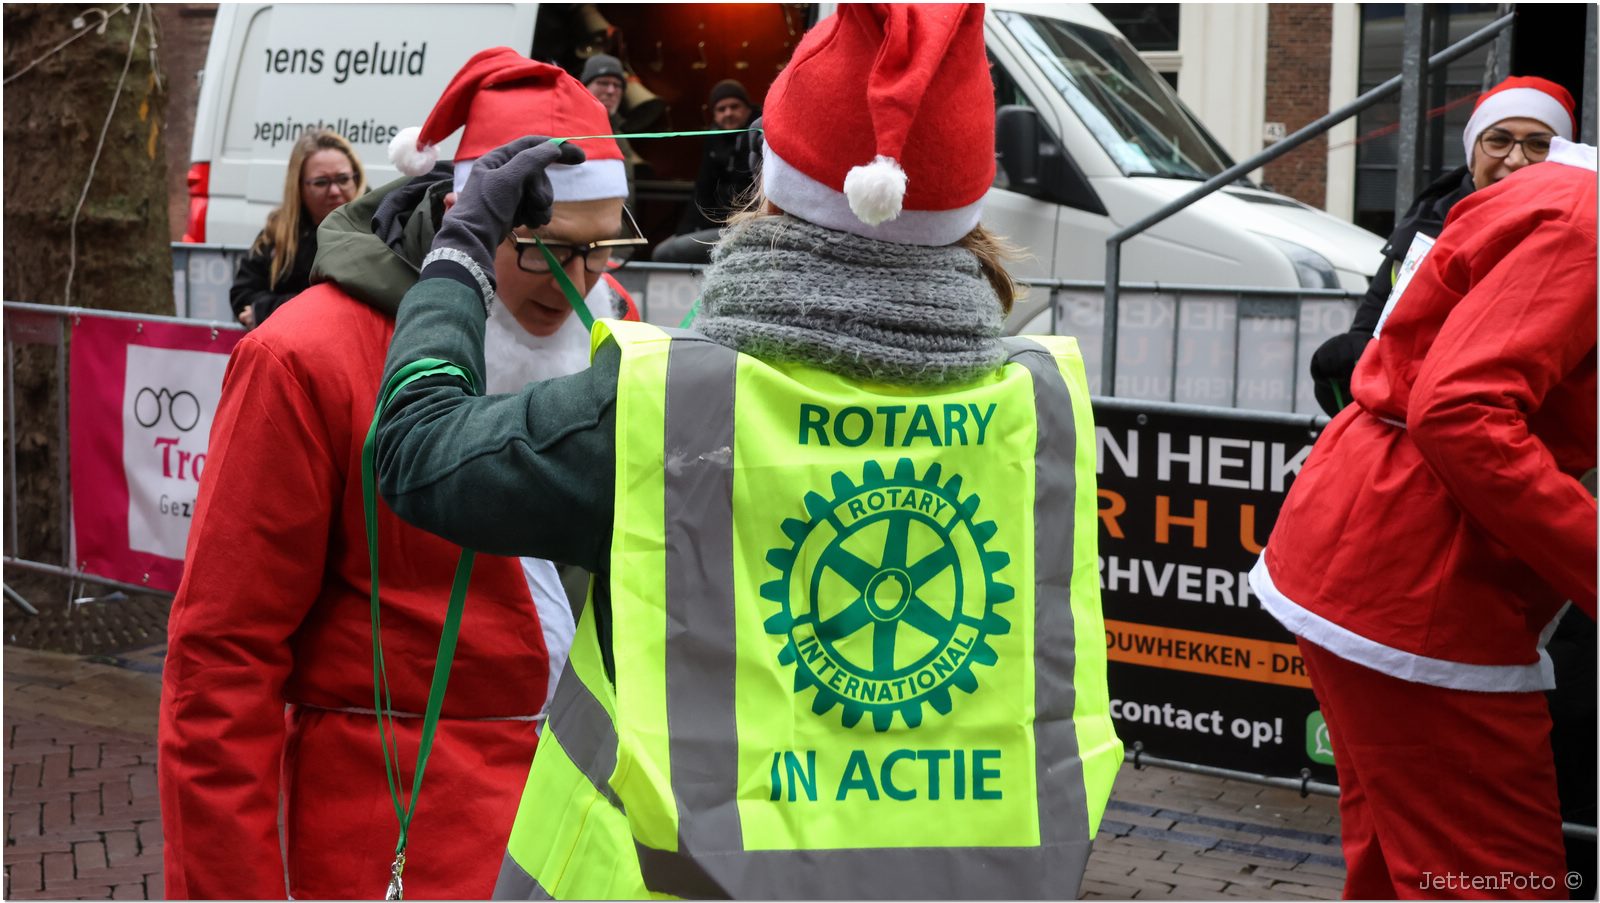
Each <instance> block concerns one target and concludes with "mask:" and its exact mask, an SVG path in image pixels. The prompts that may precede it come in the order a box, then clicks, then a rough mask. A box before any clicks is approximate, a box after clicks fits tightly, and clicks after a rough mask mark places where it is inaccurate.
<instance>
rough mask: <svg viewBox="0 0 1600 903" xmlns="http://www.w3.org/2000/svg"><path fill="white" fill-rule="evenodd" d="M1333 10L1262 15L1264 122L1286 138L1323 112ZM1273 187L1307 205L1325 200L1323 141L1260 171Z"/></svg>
mask: <svg viewBox="0 0 1600 903" xmlns="http://www.w3.org/2000/svg"><path fill="white" fill-rule="evenodd" d="M1332 27H1333V10H1332V7H1330V6H1329V5H1328V4H1325V3H1273V4H1271V5H1270V6H1269V8H1268V12H1267V96H1266V120H1267V122H1281V123H1283V124H1284V126H1285V127H1286V129H1287V132H1288V133H1289V134H1293V133H1294V132H1295V131H1296V130H1297V129H1299V128H1301V127H1303V126H1305V125H1307V124H1309V123H1311V122H1312V121H1313V120H1315V119H1317V118H1319V117H1321V116H1323V115H1325V114H1326V113H1327V112H1328V64H1329V46H1330V43H1331V40H1332V38H1331V31H1332ZM1265 178H1266V181H1267V183H1268V184H1269V185H1271V186H1272V188H1273V189H1275V190H1276V191H1278V192H1279V193H1281V194H1286V195H1288V196H1290V197H1292V198H1295V199H1296V200H1299V201H1303V202H1305V203H1307V204H1310V205H1311V206H1313V207H1322V206H1324V205H1325V204H1326V202H1327V178H1328V139H1327V136H1323V137H1320V138H1317V139H1314V140H1312V141H1310V142H1308V143H1307V144H1305V145H1302V146H1301V147H1299V148H1297V149H1296V150H1295V151H1293V152H1292V153H1290V154H1289V155H1288V156H1286V157H1281V158H1279V159H1278V160H1277V161H1275V162H1273V163H1272V164H1270V165H1269V166H1267V167H1266V172H1265Z"/></svg>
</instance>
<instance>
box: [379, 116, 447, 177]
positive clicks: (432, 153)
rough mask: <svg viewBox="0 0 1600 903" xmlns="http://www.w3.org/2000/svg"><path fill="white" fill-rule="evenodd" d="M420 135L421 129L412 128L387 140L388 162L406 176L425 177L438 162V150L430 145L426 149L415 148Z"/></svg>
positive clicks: (403, 130)
mask: <svg viewBox="0 0 1600 903" xmlns="http://www.w3.org/2000/svg"><path fill="white" fill-rule="evenodd" d="M421 135H422V129H421V128H419V127H417V126H412V127H410V128H408V129H401V130H400V132H399V133H398V134H396V135H395V136H394V137H393V138H391V139H389V162H390V163H393V164H394V168H395V169H398V170H400V171H401V172H403V173H405V174H406V175H408V176H422V175H427V174H428V173H429V172H430V171H432V170H433V166H434V164H435V163H438V162H439V148H437V147H435V146H434V145H431V144H430V145H428V146H427V147H426V148H419V147H418V146H417V138H418V137H420V136H421Z"/></svg>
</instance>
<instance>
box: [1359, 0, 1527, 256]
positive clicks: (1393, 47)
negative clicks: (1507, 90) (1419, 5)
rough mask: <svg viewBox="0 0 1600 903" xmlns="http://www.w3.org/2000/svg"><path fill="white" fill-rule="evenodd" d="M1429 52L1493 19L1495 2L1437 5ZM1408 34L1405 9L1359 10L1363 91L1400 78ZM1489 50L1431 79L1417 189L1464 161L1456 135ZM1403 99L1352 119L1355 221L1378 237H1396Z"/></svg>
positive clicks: (1478, 86)
mask: <svg viewBox="0 0 1600 903" xmlns="http://www.w3.org/2000/svg"><path fill="white" fill-rule="evenodd" d="M1434 9H1435V10H1437V12H1436V13H1435V15H1436V17H1437V18H1436V19H1435V22H1436V28H1435V31H1434V33H1433V36H1432V37H1433V41H1432V43H1433V44H1434V48H1433V50H1434V52H1435V53H1437V52H1438V51H1440V50H1443V49H1444V48H1445V47H1447V46H1449V45H1450V44H1453V43H1455V42H1456V41H1459V40H1461V39H1462V38H1464V37H1466V36H1467V35H1469V34H1471V33H1472V32H1474V31H1477V30H1478V29H1480V28H1482V27H1484V26H1485V25H1488V24H1489V23H1490V22H1492V21H1494V19H1495V18H1496V16H1495V7H1494V5H1493V4H1487V3H1473V4H1461V3H1457V4H1449V5H1443V4H1441V5H1439V6H1436V7H1434ZM1404 35H1405V7H1404V6H1402V5H1401V4H1398V3H1363V4H1361V84H1360V91H1361V92H1362V93H1365V92H1367V91H1370V90H1371V89H1373V88H1376V87H1377V86H1378V85H1380V84H1382V83H1383V82H1385V81H1387V80H1388V79H1390V78H1393V77H1394V76H1395V75H1397V74H1399V72H1400V66H1401V52H1402V50H1403V44H1404ZM1488 55H1489V46H1484V47H1480V48H1479V49H1477V50H1474V51H1473V52H1471V53H1469V54H1467V55H1466V56H1464V57H1462V58H1461V59H1459V60H1456V61H1455V62H1453V63H1451V64H1450V65H1449V66H1447V67H1446V69H1445V73H1444V78H1443V79H1438V80H1431V79H1430V80H1429V84H1428V87H1427V89H1426V90H1427V91H1428V99H1427V109H1428V114H1427V119H1426V120H1425V122H1424V126H1423V129H1422V134H1421V135H1419V136H1418V137H1417V144H1418V147H1419V149H1420V152H1421V153H1422V160H1423V170H1422V183H1421V184H1420V185H1418V186H1417V187H1418V189H1419V190H1420V189H1421V188H1422V187H1424V186H1426V185H1428V184H1430V183H1432V182H1433V181H1435V180H1436V179H1438V178H1440V177H1441V176H1443V175H1444V174H1445V173H1447V172H1449V171H1450V170H1452V169H1455V168H1456V167H1458V166H1461V165H1463V164H1465V163H1466V162H1467V160H1466V150H1465V149H1464V148H1463V147H1462V146H1461V133H1462V132H1463V131H1465V130H1466V127H1467V119H1468V118H1469V117H1471V115H1472V106H1473V103H1474V101H1476V100H1477V97H1478V93H1479V92H1480V91H1482V90H1483V73H1484V66H1485V63H1486V61H1487V59H1488ZM1399 126H1400V94H1399V92H1396V93H1395V94H1394V95H1393V96H1391V97H1389V98H1388V99H1387V100H1384V101H1382V102H1380V103H1377V104H1374V105H1372V106H1371V107H1368V108H1367V109H1366V110H1363V111H1362V112H1361V114H1360V115H1358V116H1357V117H1356V136H1357V137H1356V139H1355V141H1356V211H1355V223H1356V225H1358V226H1361V227H1362V228H1364V229H1367V230H1369V231H1372V232H1375V233H1377V234H1379V235H1388V234H1389V233H1390V232H1393V231H1394V225H1395V216H1394V206H1395V191H1396V189H1397V186H1398V181H1399V179H1398V171H1399V155H1400V129H1399Z"/></svg>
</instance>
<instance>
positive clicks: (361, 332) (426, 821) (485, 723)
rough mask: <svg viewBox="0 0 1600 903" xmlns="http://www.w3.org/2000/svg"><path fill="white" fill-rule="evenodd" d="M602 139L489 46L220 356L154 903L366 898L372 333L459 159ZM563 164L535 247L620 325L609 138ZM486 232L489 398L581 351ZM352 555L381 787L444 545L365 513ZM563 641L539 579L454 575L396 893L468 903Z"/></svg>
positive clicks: (173, 652) (381, 826)
mask: <svg viewBox="0 0 1600 903" xmlns="http://www.w3.org/2000/svg"><path fill="white" fill-rule="evenodd" d="M457 129H463V132H462V137H461V142H460V146H459V150H458V152H457V155H456V160H455V161H454V165H453V166H450V165H448V164H439V165H438V166H434V160H433V159H432V156H433V155H434V154H435V153H436V151H435V149H434V148H433V145H436V144H437V143H438V142H440V141H442V140H444V139H445V138H447V137H449V136H450V135H451V134H452V133H454V132H455V131H456V130H457ZM609 131H610V128H609V125H608V122H607V119H606V111H605V108H604V107H603V106H601V104H600V103H599V102H598V101H596V100H595V99H594V98H593V97H591V96H590V95H589V93H588V91H586V90H584V88H583V86H582V85H581V84H579V83H578V82H577V80H576V79H574V78H572V77H571V76H569V75H567V74H566V73H565V72H563V71H562V70H561V69H559V68H557V67H555V66H551V65H547V64H544V63H538V62H533V61H530V60H528V59H526V58H524V57H521V56H519V55H518V54H517V53H516V52H515V51H512V50H510V49H509V48H504V47H502V48H496V49H493V50H487V51H484V52H482V53H479V54H478V55H476V56H474V57H473V58H472V59H471V60H470V61H469V62H468V63H467V64H466V65H465V67H464V68H463V69H462V70H461V72H460V73H458V74H457V75H456V77H455V78H454V80H453V81H452V82H451V84H450V86H449V87H448V88H447V89H446V91H445V93H444V95H443V96H442V97H441V99H440V100H439V102H438V105H437V106H436V107H435V109H434V110H433V112H432V113H431V114H430V115H429V117H428V119H427V122H426V123H425V124H424V125H423V126H422V128H421V129H420V132H419V130H417V129H408V130H407V131H406V132H403V133H401V135H400V136H399V137H397V139H396V141H395V143H394V146H393V147H392V148H391V156H393V157H395V158H396V162H397V164H399V165H400V166H401V169H402V171H403V172H407V173H408V174H409V175H413V176H417V177H416V178H411V179H401V180H399V181H396V182H394V183H391V184H390V185H388V186H385V187H383V188H381V189H379V190H378V191H376V192H373V193H371V194H370V195H368V196H367V197H365V198H363V199H362V200H360V201H358V202H356V203H354V204H351V205H347V206H346V207H343V208H341V209H340V210H338V211H335V213H334V214H332V215H330V216H329V218H328V221H327V222H325V223H324V225H323V226H322V230H321V235H320V237H319V241H320V245H319V252H318V258H317V264H316V271H315V274H314V276H313V281H314V282H316V283H318V284H314V285H313V286H312V287H311V288H310V289H309V290H307V291H306V292H304V293H302V294H301V295H299V296H298V297H296V298H294V299H293V300H291V301H290V302H288V303H287V304H285V305H284V306H283V307H282V308H281V309H280V310H279V311H278V312H277V313H276V314H275V315H274V316H273V317H272V319H271V320H270V321H269V322H267V323H266V324H264V325H263V326H262V327H261V328H259V329H257V330H255V331H254V332H251V333H250V334H249V335H248V336H246V337H245V338H244V339H243V340H242V341H241V342H240V343H239V345H238V347H237V349H236V350H235V351H234V353H233V356H232V358H231V359H230V361H229V365H228V370H227V374H226V376H225V377H224V384H223V390H222V399H221V402H220V405H219V408H218V411H217V414H216V420H215V425H214V427H213V430H212V437H211V449H210V455H209V461H208V464H209V466H208V467H207V468H206V470H205V475H204V479H203V481H202V484H201V487H200V497H199V501H198V506H197V511H196V514H195V518H194V524H193V527H192V529H191V532H190V535H189V547H188V554H187V562H188V564H187V567H186V570H185V573H184V578H183V583H182V585H181V586H180V588H179V591H178V595H177V598H176V600H175V601H174V603H173V609H172V615H171V621H170V627H169V630H170V636H169V645H168V653H167V661H166V665H165V669H164V680H163V688H162V700H161V720H160V737H159V744H160V759H159V763H160V764H159V774H160V788H161V814H162V827H163V830H164V833H165V861H166V875H165V881H166V885H165V890H166V893H167V895H168V896H169V897H172V898H234V899H270V898H282V897H283V896H284V894H285V893H286V892H287V893H288V894H289V895H290V896H291V897H295V898H300V899H317V898H322V899H329V898H334V899H340V898H372V897H375V896H377V895H379V894H381V893H382V892H383V889H384V886H385V883H386V882H387V881H388V880H389V877H390V864H391V861H392V860H393V859H394V853H395V841H396V833H397V830H398V825H397V823H396V816H395V811H394V808H393V807H392V805H391V802H390V798H389V791H388V785H387V781H386V778H385V768H384V757H383V753H382V751H381V749H380V744H379V736H378V731H377V724H376V720H375V715H374V712H373V649H372V629H371V625H370V620H369V618H370V614H369V601H368V598H369V593H370V591H371V585H372V581H374V580H376V579H378V578H377V576H375V575H373V574H372V573H371V572H370V568H369V564H368V557H367V540H366V533H365V518H364V516H363V505H362V489H361V486H362V483H361V471H360V465H361V449H362V443H363V440H364V438H365V437H366V435H367V431H368V428H369V426H370V424H371V421H372V416H373V410H374V406H375V403H376V399H377V393H378V385H379V383H378V381H379V377H380V375H381V373H382V370H383V362H384V353H385V350H386V349H387V348H388V345H389V339H390V336H391V335H392V333H393V331H394V313H395V311H396V309H397V308H398V305H399V301H400V298H401V296H402V295H404V293H405V291H406V290H407V289H409V288H410V287H411V285H412V284H413V283H414V282H415V281H416V278H417V271H418V267H419V266H420V264H421V261H422V258H423V256H425V255H426V254H427V252H428V249H429V246H430V244H431V242H432V239H433V236H434V233H435V232H436V231H437V230H438V228H439V226H440V223H441V220H442V218H443V214H444V211H445V210H446V209H448V208H449V207H450V206H452V204H453V201H454V198H455V191H458V190H460V189H461V187H462V186H463V185H465V184H466V182H467V180H468V179H469V178H470V177H471V173H472V169H473V161H474V159H475V158H477V157H480V156H483V155H485V154H487V153H489V152H490V151H491V150H492V149H493V148H495V147H498V146H500V145H502V144H505V143H506V142H508V141H510V140H512V139H514V138H516V137H518V136H520V135H524V134H527V133H530V132H532V133H538V134H551V135H604V134H607V133H609ZM419 148H420V149H419ZM583 149H584V150H585V151H586V153H587V158H588V159H587V162H584V163H582V164H581V165H577V166H554V167H552V168H551V169H550V179H551V183H552V185H553V187H554V205H553V207H554V210H555V221H554V223H553V226H552V228H559V229H560V230H561V238H562V239H563V240H565V241H567V242H569V246H567V247H565V248H563V247H561V246H559V245H552V249H553V250H554V251H556V252H557V253H558V255H561V258H560V259H564V262H565V266H564V269H565V270H566V272H567V274H568V275H569V277H570V278H571V279H572V281H573V282H574V283H575V284H577V285H578V286H580V287H582V288H583V289H584V290H587V291H588V296H587V298H588V304H589V306H590V307H591V308H593V309H595V310H596V311H597V312H598V313H599V314H600V315H602V316H624V315H627V314H629V313H631V311H632V306H631V302H628V301H627V300H626V297H625V295H620V294H619V292H620V287H619V286H616V284H615V282H614V281H612V280H610V277H609V276H604V277H603V276H602V275H601V274H600V273H597V272H596V270H603V269H604V267H605V266H606V264H607V259H606V258H607V253H608V252H607V251H605V250H594V249H588V248H586V246H587V245H588V244H589V243H592V242H595V241H601V240H611V239H616V238H617V236H618V235H619V232H621V231H622V229H623V223H624V222H625V221H626V219H625V217H624V213H623V209H622V205H623V198H624V196H625V195H626V194H627V183H626V180H625V178H624V170H623V165H622V157H621V153H620V152H619V150H618V149H617V145H616V143H615V142H614V141H612V140H610V139H609V138H607V139H603V140H590V141H585V142H583ZM488 168H492V167H486V170H485V171H487V169H488ZM514 238H515V235H513V236H508V240H507V241H506V242H505V243H502V244H501V245H500V246H499V249H498V251H497V253H496V256H495V260H494V270H495V275H496V277H497V286H498V290H497V293H496V297H495V298H494V300H493V303H492V304H491V310H490V311H489V313H490V316H489V318H488V321H487V324H486V326H485V330H486V333H485V335H486V338H485V359H486V362H487V381H488V387H489V389H490V391H500V392H504V391H511V390H514V389H516V388H519V387H521V386H522V385H523V384H524V383H525V382H527V381H529V380H531V379H543V378H548V377H552V376H559V375H562V374H565V373H571V372H575V371H577V370H580V369H582V368H583V367H584V366H586V364H587V354H588V346H589V339H588V334H587V331H586V330H585V329H584V327H583V326H582V325H581V324H580V323H579V322H578V321H577V318H576V317H575V316H573V310H572V307H571V305H570V304H569V303H568V302H567V301H566V300H565V296H564V295H563V294H562V291H561V289H560V288H559V286H558V285H557V284H556V281H555V279H554V278H553V276H552V274H551V273H550V272H549V271H548V266H547V265H546V264H545V263H544V262H543V260H538V261H533V262H531V263H530V258H529V256H528V255H526V254H524V253H523V252H522V249H521V248H520V247H519V246H518V245H517V244H515V243H514ZM636 316H637V315H636V314H633V317H634V318H636ZM464 501H465V500H464ZM377 534H378V543H379V549H380V559H381V580H380V581H379V582H380V586H381V604H382V612H383V615H382V623H383V625H384V636H383V641H384V647H385V657H386V660H387V664H388V667H387V670H388V675H389V689H390V691H391V693H392V702H391V703H390V707H392V709H393V711H394V712H395V713H396V715H397V717H396V719H395V726H396V733H397V736H398V744H399V756H400V762H401V763H402V765H403V767H402V769H401V775H400V780H401V782H402V783H403V785H404V786H405V787H406V788H409V787H410V786H411V772H412V767H413V765H414V763H415V762H416V757H417V752H418V745H419V737H420V733H421V731H420V724H421V718H419V717H417V715H418V714H419V713H421V712H423V710H424V705H425V701H426V699H427V696H428V682H429V678H430V676H431V672H432V669H433V663H434V659H435V654H436V650H437V646H438V643H439V637H440V632H441V626H442V622H443V618H444V613H445V600H446V599H447V598H448V596H449V593H450V583H451V577H452V574H453V572H454V569H455V565H456V559H457V556H458V555H459V553H460V549H459V548H457V547H456V546H453V545H451V544H450V543H448V542H446V541H445V540H442V539H439V538H437V537H435V536H432V535H430V534H428V533H425V532H423V531H422V530H419V529H416V528H414V527H411V526H409V525H407V524H405V523H403V522H401V521H400V520H399V519H398V518H396V517H394V516H393V514H391V513H390V512H389V510H388V509H387V508H386V507H383V506H381V505H380V507H379V514H378V523H377ZM550 551H551V553H552V554H555V555H558V554H559V552H560V550H559V549H552V550H550ZM572 631H573V619H572V614H571V611H570V609H569V607H568V605H567V600H566V597H565V595H564V593H563V591H562V588H561V584H560V582H559V580H558V578H557V575H556V572H555V569H554V567H553V566H552V564H551V563H550V562H549V561H542V560H535V559H521V560H519V559H516V558H502V557H492V556H479V557H478V558H477V562H476V567H475V568H474V570H473V572H472V580H471V584H470V591H469V593H468V597H467V600H466V605H465V616H464V621H463V625H462V630H461V634H460V645H459V647H458V648H457V651H456V655H455V666H454V669H453V674H452V679H451V681H450V692H449V695H448V698H447V699H446V701H445V703H444V709H443V717H442V718H441V720H440V723H439V727H438V732H437V735H436V738H435V742H434V745H433V748H432V755H431V758H430V759H429V768H428V772H427V784H426V789H427V793H426V794H425V795H424V796H422V797H421V799H420V805H419V806H418V808H417V811H416V816H415V820H414V821H413V822H412V824H411V828H410V842H409V845H408V850H409V851H410V855H409V862H408V864H407V866H406V868H405V871H404V880H405V886H406V891H407V893H408V895H410V896H413V897H418V898H423V899H427V898H478V897H486V896H488V894H489V893H490V891H491V890H492V889H493V887H494V882H495V876H496V872H497V870H498V855H497V853H498V850H500V849H501V848H503V847H504V844H505V840H506V836H507V834H508V832H509V831H510V828H511V823H512V819H513V816H514V815H515V812H516V806H517V797H518V791H519V790H520V788H521V787H522V784H523V781H524V779H525V778H526V777H527V771H528V763H529V762H530V761H531V758H532V755H533V751H534V748H535V744H536V742H537V732H538V727H539V724H540V721H541V719H542V718H543V717H544V710H545V706H546V704H547V702H548V700H549V697H550V695H551V693H552V692H553V690H554V688H555V683H556V677H557V675H558V674H559V673H560V671H561V668H562V665H563V663H564V662H565V660H566V653H567V650H568V647H569V646H570V643H571V638H572ZM280 811H281V813H282V821H283V830H282V847H281V849H280V834H279V816H280ZM286 880H287V886H286V884H285V881H286Z"/></svg>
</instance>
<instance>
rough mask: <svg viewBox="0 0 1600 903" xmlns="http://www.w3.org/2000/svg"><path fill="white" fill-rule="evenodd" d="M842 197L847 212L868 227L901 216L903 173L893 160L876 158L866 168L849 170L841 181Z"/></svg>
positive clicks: (903, 192)
mask: <svg viewBox="0 0 1600 903" xmlns="http://www.w3.org/2000/svg"><path fill="white" fill-rule="evenodd" d="M844 196H845V198H846V199H847V200H848V201H849V202H850V212H851V213H854V214H855V215H856V218H857V219H859V220H861V221H862V222H863V223H866V224H867V225H869V226H876V225H878V224H879V223H882V222H887V221H888V220H892V219H894V218H895V217H897V216H899V215H900V208H901V205H902V204H904V203H905V199H906V171H905V170H904V169H902V168H901V167H900V163H899V161H897V160H895V159H894V158H893V157H885V156H883V155H882V154H879V155H878V156H877V157H875V158H873V160H872V162H871V163H868V164H867V165H865V166H856V167H853V168H851V170H850V172H849V173H848V174H847V175H845V177H844Z"/></svg>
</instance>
